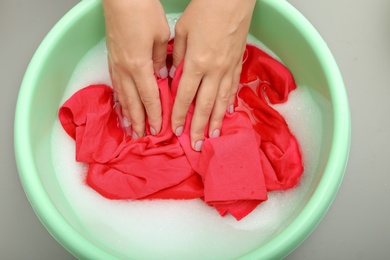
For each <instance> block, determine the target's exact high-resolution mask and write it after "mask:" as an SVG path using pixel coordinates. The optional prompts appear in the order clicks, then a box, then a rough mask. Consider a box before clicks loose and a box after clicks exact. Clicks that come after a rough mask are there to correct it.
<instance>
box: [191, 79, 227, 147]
mask: <svg viewBox="0 0 390 260" xmlns="http://www.w3.org/2000/svg"><path fill="white" fill-rule="evenodd" d="M219 85H220V82H219V78H217V77H215V78H210V77H204V78H203V79H202V83H201V85H200V87H199V90H198V94H197V97H196V104H195V111H194V115H193V117H192V122H191V131H190V134H191V145H192V148H193V149H194V150H195V151H200V150H201V149H202V145H203V139H204V132H205V128H206V125H207V123H208V122H209V119H210V115H211V111H212V110H213V108H214V104H215V98H216V96H217V92H218V88H217V87H216V86H219Z"/></svg>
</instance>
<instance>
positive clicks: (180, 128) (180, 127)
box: [175, 126, 184, 136]
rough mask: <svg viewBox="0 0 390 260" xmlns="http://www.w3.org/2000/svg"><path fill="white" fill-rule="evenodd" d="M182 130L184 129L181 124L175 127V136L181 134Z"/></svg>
mask: <svg viewBox="0 0 390 260" xmlns="http://www.w3.org/2000/svg"><path fill="white" fill-rule="evenodd" d="M183 130H184V127H183V126H179V127H178V128H176V130H175V135H176V136H181V135H182V134H183Z"/></svg>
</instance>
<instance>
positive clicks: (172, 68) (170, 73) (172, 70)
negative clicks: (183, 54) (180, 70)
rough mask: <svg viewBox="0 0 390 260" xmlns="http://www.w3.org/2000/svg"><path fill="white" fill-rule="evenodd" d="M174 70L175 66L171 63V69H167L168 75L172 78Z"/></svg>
mask: <svg viewBox="0 0 390 260" xmlns="http://www.w3.org/2000/svg"><path fill="white" fill-rule="evenodd" d="M175 72H176V67H175V66H173V65H172V67H171V69H170V70H169V77H171V78H172V79H173V77H174V76H175Z"/></svg>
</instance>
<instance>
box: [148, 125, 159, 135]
mask: <svg viewBox="0 0 390 260" xmlns="http://www.w3.org/2000/svg"><path fill="white" fill-rule="evenodd" d="M150 133H151V134H152V135H157V132H156V130H155V129H154V128H153V127H150Z"/></svg>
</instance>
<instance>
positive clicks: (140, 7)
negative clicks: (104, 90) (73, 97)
mask: <svg viewBox="0 0 390 260" xmlns="http://www.w3.org/2000/svg"><path fill="white" fill-rule="evenodd" d="M255 2H256V1H255V0H229V1H226V0H211V1H210V0H192V1H191V2H190V4H189V5H188V6H187V8H186V10H185V11H184V12H183V15H182V16H181V17H180V19H179V20H178V22H177V24H176V27H175V45H174V50H173V66H174V67H173V68H172V69H171V71H170V73H169V74H170V75H171V76H173V74H174V71H175V67H177V66H178V65H179V64H180V63H181V62H182V61H183V59H184V67H183V74H182V77H181V80H180V83H179V87H178V93H177V96H176V99H175V102H174V106H173V111H172V129H173V131H174V132H175V134H176V135H178V136H179V135H181V134H182V131H183V126H184V124H185V123H186V122H185V119H186V115H187V112H188V109H189V106H190V104H191V103H192V102H193V101H194V100H195V102H196V103H195V104H196V105H195V111H194V115H193V118H192V122H190V123H191V130H190V135H191V145H192V147H193V149H194V150H196V151H200V150H201V149H202V144H203V140H204V138H205V136H204V133H205V128H206V125H207V124H208V123H209V128H208V129H207V133H208V136H209V137H218V136H219V135H220V134H221V132H220V129H221V126H222V121H223V117H224V115H225V113H226V111H228V112H230V113H233V103H234V99H235V95H236V92H237V89H238V84H239V79H240V73H241V67H242V55H243V53H244V51H245V44H246V36H247V34H248V30H249V26H250V21H251V19H252V12H253V9H254V5H255ZM103 8H104V12H105V17H106V31H107V32H106V34H107V35H106V36H107V49H108V61H109V69H110V73H111V74H110V75H111V79H112V81H113V86H114V91H115V93H116V96H117V98H118V101H119V103H120V104H121V107H122V114H123V116H124V117H125V118H126V119H124V120H125V121H128V122H124V123H125V125H130V124H131V127H132V130H133V137H135V138H136V137H141V136H143V135H144V133H145V116H146V115H147V117H148V121H149V124H150V126H151V129H150V132H151V133H152V134H157V133H159V132H160V130H161V104H160V100H159V93H158V87H157V83H156V80H155V77H154V73H156V74H158V75H160V76H161V77H166V76H167V74H168V72H167V71H166V67H165V59H166V47H167V42H168V40H169V26H168V23H167V20H166V18H165V13H164V10H163V9H162V6H161V3H160V2H159V1H157V0H143V1H139V0H103Z"/></svg>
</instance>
